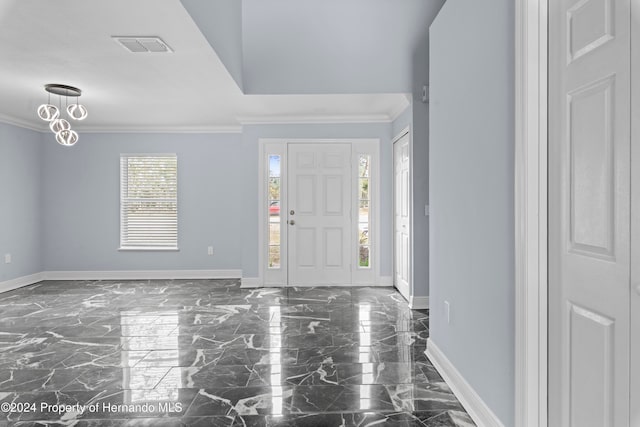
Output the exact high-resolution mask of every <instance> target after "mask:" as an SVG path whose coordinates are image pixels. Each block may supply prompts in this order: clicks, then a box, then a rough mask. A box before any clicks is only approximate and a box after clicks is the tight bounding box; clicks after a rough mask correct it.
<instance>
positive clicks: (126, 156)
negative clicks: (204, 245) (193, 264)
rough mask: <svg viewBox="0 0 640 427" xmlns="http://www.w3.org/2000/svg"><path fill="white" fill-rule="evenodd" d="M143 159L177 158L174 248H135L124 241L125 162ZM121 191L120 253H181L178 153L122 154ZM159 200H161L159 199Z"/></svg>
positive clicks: (120, 164)
mask: <svg viewBox="0 0 640 427" xmlns="http://www.w3.org/2000/svg"><path fill="white" fill-rule="evenodd" d="M136 157H139V158H142V157H147V158H159V157H171V158H175V162H176V180H175V193H176V197H175V209H176V238H175V244H174V245H172V246H169V245H167V246H134V245H127V244H125V239H124V218H125V215H126V214H125V210H124V208H125V206H126V201H127V199H128V198H127V197H124V191H123V189H124V182H123V178H124V171H123V169H122V168H123V161H124V160H125V159H129V158H136ZM119 181H120V182H119V189H120V210H119V214H120V221H119V222H120V230H119V247H118V251H124V252H127V251H145V252H176V251H179V250H180V248H179V245H178V243H179V238H180V236H179V203H178V201H179V196H178V155H177V154H176V153H120V156H119ZM149 200H157V199H149ZM158 200H159V199H158ZM162 200H163V201H166V199H162Z"/></svg>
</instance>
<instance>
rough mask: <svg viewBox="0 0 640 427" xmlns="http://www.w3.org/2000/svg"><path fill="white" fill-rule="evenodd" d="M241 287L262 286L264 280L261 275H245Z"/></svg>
mask: <svg viewBox="0 0 640 427" xmlns="http://www.w3.org/2000/svg"><path fill="white" fill-rule="evenodd" d="M240 287H241V288H260V287H262V281H261V280H260V278H259V277H243V278H242V280H241V281H240Z"/></svg>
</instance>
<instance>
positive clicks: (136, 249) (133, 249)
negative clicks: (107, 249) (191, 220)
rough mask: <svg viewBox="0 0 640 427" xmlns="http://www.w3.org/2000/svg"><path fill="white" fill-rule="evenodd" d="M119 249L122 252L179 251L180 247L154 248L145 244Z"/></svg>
mask: <svg viewBox="0 0 640 427" xmlns="http://www.w3.org/2000/svg"><path fill="white" fill-rule="evenodd" d="M118 251H121V252H179V251H180V249H179V248H178V247H175V248H154V247H144V246H131V247H120V248H118Z"/></svg>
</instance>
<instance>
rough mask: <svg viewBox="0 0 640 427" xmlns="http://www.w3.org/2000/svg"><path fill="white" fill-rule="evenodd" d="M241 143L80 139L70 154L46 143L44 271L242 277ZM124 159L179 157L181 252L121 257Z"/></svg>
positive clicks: (180, 137) (116, 136) (235, 139)
mask: <svg viewBox="0 0 640 427" xmlns="http://www.w3.org/2000/svg"><path fill="white" fill-rule="evenodd" d="M45 136H46V137H50V135H49V134H46V135H45ZM240 142H241V141H240V135H239V134H155V133H146V134H145V133H143V134H137V133H81V135H80V141H79V142H78V143H77V144H76V145H75V146H74V147H70V148H68V147H62V146H60V145H58V144H56V143H55V141H48V140H46V141H45V142H44V144H43V155H44V158H45V159H46V161H45V162H44V170H43V174H44V187H43V192H42V193H43V204H42V207H43V213H44V239H43V246H44V253H45V257H44V268H45V270H46V271H56V270H57V271H60V270H62V271H67V270H71V271H77V270H89V271H91V270H95V271H102V270H180V269H207V270H208V269H211V270H214V269H240V268H241V248H240V245H241V241H240V239H239V236H240V235H241V233H242V229H243V224H242V222H241V217H242V215H243V213H242V210H243V209H244V206H243V198H244V192H243V190H242V188H241V187H240V186H239V185H238V183H240V182H243V181H242V180H243V175H244V171H245V168H246V166H245V163H244V161H243V159H242V157H241V150H240V149H241V144H240ZM121 153H176V154H177V156H178V234H179V236H178V246H179V248H180V250H179V251H178V252H142V251H141V252H131V251H118V247H119V244H120V240H119V236H120V234H119V232H120V218H119V215H120V210H119V209H120V177H119V173H120V160H119V159H120V154H121ZM208 246H213V247H214V251H215V254H214V256H208V255H207V247H208Z"/></svg>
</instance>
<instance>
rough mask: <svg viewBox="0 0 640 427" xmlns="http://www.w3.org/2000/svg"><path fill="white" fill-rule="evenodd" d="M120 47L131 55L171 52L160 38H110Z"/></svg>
mask: <svg viewBox="0 0 640 427" xmlns="http://www.w3.org/2000/svg"><path fill="white" fill-rule="evenodd" d="M112 38H113V39H114V40H115V41H116V42H118V44H120V45H121V46H122V47H124V48H125V49H127V50H128V51H129V52H133V53H145V52H156V53H169V52H173V50H171V48H170V47H169V45H168V44H166V43H165V42H164V41H163V40H162V39H161V38H160V37H123V36H112Z"/></svg>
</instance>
